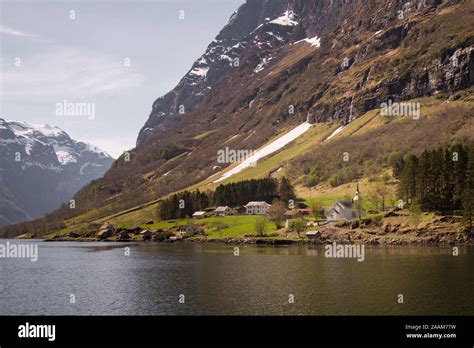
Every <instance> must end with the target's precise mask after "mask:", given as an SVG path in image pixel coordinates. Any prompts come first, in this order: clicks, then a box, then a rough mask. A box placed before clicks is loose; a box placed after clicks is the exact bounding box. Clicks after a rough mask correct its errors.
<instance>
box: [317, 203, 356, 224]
mask: <svg viewBox="0 0 474 348" xmlns="http://www.w3.org/2000/svg"><path fill="white" fill-rule="evenodd" d="M325 215H326V219H327V220H328V221H340V220H347V219H354V218H357V217H358V212H357V210H356V209H354V208H353V204H352V202H344V201H337V202H336V203H334V204H333V205H332V206H330V207H329V208H328V209H327V210H326V213H325ZM361 216H365V211H364V210H363V209H361Z"/></svg>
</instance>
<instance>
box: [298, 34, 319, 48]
mask: <svg viewBox="0 0 474 348" xmlns="http://www.w3.org/2000/svg"><path fill="white" fill-rule="evenodd" d="M300 42H307V43H309V44H310V45H311V47H320V46H321V38H319V37H318V36H317V35H316V36H315V37H312V38H308V37H307V38H305V39H302V40H299V41H296V42H295V45H296V44H298V43H300Z"/></svg>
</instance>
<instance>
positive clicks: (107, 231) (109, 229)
mask: <svg viewBox="0 0 474 348" xmlns="http://www.w3.org/2000/svg"><path fill="white" fill-rule="evenodd" d="M113 234H114V226H113V225H112V224H109V223H108V222H106V223H104V224H102V226H100V229H99V233H98V234H97V238H99V239H105V238H109V237H112V236H113Z"/></svg>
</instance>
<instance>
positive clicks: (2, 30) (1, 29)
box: [0, 25, 37, 37]
mask: <svg viewBox="0 0 474 348" xmlns="http://www.w3.org/2000/svg"><path fill="white" fill-rule="evenodd" d="M0 34H4V35H12V36H23V37H36V36H37V35H34V34H29V33H24V32H22V31H19V30H16V29H13V28H10V27H7V26H5V25H0Z"/></svg>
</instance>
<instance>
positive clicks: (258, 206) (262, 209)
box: [245, 201, 271, 215]
mask: <svg viewBox="0 0 474 348" xmlns="http://www.w3.org/2000/svg"><path fill="white" fill-rule="evenodd" d="M270 207H271V205H270V204H268V203H267V202H265V201H260V202H254V201H252V202H248V203H247V204H246V205H245V209H246V214H248V215H265V214H266V213H267V211H268V208H270Z"/></svg>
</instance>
